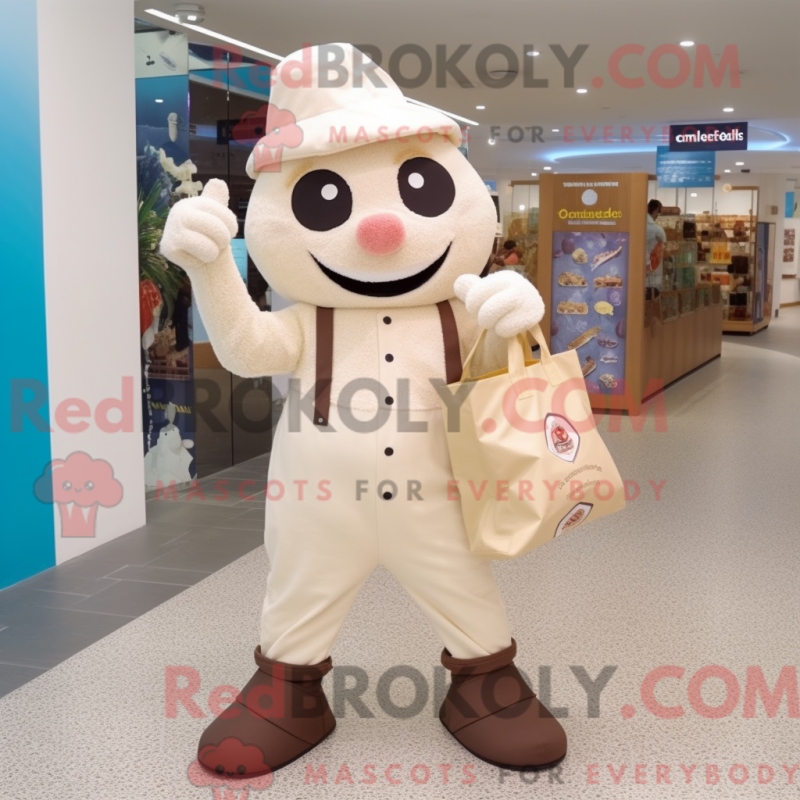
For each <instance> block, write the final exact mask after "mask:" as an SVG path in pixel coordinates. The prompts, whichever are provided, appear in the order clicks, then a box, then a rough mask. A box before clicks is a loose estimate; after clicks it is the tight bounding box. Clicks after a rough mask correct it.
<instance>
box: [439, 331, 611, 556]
mask: <svg viewBox="0 0 800 800" xmlns="http://www.w3.org/2000/svg"><path fill="white" fill-rule="evenodd" d="M530 333H531V335H532V336H533V338H534V339H535V340H536V341H537V342H538V344H539V347H540V348H541V361H526V360H525V354H526V353H530V347H529V345H528V342H527V339H526V337H525V336H524V335H523V336H518V337H516V338H515V339H509V342H508V369H502V370H498V371H497V372H491V373H489V374H487V375H482V376H480V377H478V378H473V377H471V374H470V365H471V363H472V359H473V356H474V355H475V352H476V351H477V349H478V348H479V347H480V345H481V343H482V342H483V339H484V337H485V335H486V331H483V333H482V334H481V336H480V337H479V339H478V341H477V342H476V343H475V347H473V348H472V352H471V353H470V354H469V356H467V360H466V362H465V364H464V370H463V374H462V375H461V380H460V381H459V382H457V383H451V384H449V385H448V386H447V389H446V391H447V392H449V395H450V397H448V398H443V407H444V413H445V426H446V428H447V444H448V448H449V450H450V462H451V465H452V469H453V474H454V476H455V482H454V484H453V485H451V487H450V491H449V493H448V494H449V497H450V498H451V499H452V500H454V501H455V500H458V499H459V498H460V501H461V508H462V511H463V514H464V522H465V524H466V527H467V533H468V534H469V541H470V549H471V550H472V551H473V552H474V553H477V554H479V555H482V556H486V557H488V558H498V559H500V558H514V557H516V556H520V555H523V554H524V553H527V552H528V551H529V550H532V549H533V548H534V547H538V546H539V545H541V544H544V543H545V542H548V541H550V539H552V538H553V537H555V536H558V535H559V534H562V533H566V532H567V531H572V530H575V529H576V528H578V527H580V526H582V525H584V524H585V523H586V522H591V521H592V520H595V519H599V518H600V517H603V516H605V515H606V514H611V513H612V512H614V511H619V510H621V509H622V508H624V507H625V489H624V485H623V481H622V478H621V477H620V474H619V472H618V471H617V468H616V466H615V465H614V462H613V460H612V459H611V455H610V454H609V452H608V449H607V448H606V446H605V443H604V442H603V440H602V438H601V437H600V434H599V433H598V432H597V429H596V427H595V424H594V417H593V416H592V410H591V406H590V404H589V396H588V395H587V394H586V384H585V382H584V379H583V375H582V374H581V366H580V361H579V360H578V354H577V353H576V352H575V351H574V350H570V351H568V352H566V353H558V354H556V355H551V353H550V351H549V349H548V347H547V343H546V342H545V340H544V337H543V336H542V331H541V329H540V328H539V326H538V325H537V326H536V327H535V328H533V329H532V330H531V331H530ZM467 392H468V393H467ZM465 394H466V399H464V395H465ZM445 400H447V402H445ZM462 401H463V402H462Z"/></svg>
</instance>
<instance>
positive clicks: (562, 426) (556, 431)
mask: <svg viewBox="0 0 800 800" xmlns="http://www.w3.org/2000/svg"><path fill="white" fill-rule="evenodd" d="M544 432H545V436H546V437H547V449H548V450H549V451H550V452H551V453H552V454H553V455H554V456H558V457H559V458H560V459H562V461H569V462H570V463H572V462H573V461H574V460H575V456H577V455H578V448H579V447H580V445H581V437H580V436H579V435H578V432H577V431H576V430H575V428H573V427H572V425H571V424H570V423H569V420H567V419H565V418H564V417H562V416H561V415H560V414H548V415H547V416H546V417H545V419H544Z"/></svg>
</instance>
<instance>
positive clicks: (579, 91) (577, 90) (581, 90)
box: [575, 89, 589, 94]
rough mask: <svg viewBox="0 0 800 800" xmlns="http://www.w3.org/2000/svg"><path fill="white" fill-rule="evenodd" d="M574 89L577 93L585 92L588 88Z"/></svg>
mask: <svg viewBox="0 0 800 800" xmlns="http://www.w3.org/2000/svg"><path fill="white" fill-rule="evenodd" d="M575 91H576V92H577V93H578V94H586V92H588V91H589V90H588V89H576V90H575Z"/></svg>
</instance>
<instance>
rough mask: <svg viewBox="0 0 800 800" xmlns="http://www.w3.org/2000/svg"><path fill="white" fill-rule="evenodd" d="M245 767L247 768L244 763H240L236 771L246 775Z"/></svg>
mask: <svg viewBox="0 0 800 800" xmlns="http://www.w3.org/2000/svg"><path fill="white" fill-rule="evenodd" d="M245 769H246V768H245V765H244V764H239V766H238V767H236V771H237V772H238V773H239V774H240V775H244V773H245Z"/></svg>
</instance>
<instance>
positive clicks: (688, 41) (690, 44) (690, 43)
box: [681, 39, 694, 47]
mask: <svg viewBox="0 0 800 800" xmlns="http://www.w3.org/2000/svg"><path fill="white" fill-rule="evenodd" d="M681 47H694V42H693V41H692V40H691V39H686V40H685V41H683V42H681Z"/></svg>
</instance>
